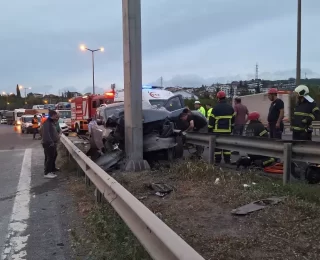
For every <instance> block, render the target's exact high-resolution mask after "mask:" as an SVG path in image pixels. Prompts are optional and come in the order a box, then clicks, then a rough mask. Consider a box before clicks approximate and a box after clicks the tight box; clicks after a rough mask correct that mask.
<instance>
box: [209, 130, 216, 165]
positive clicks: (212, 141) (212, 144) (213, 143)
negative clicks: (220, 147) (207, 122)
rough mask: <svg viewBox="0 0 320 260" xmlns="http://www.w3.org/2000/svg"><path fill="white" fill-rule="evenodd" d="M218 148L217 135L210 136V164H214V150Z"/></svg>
mask: <svg viewBox="0 0 320 260" xmlns="http://www.w3.org/2000/svg"><path fill="white" fill-rule="evenodd" d="M215 148H216V136H215V135H210V137H209V164H214V150H215Z"/></svg>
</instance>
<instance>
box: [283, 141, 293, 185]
mask: <svg viewBox="0 0 320 260" xmlns="http://www.w3.org/2000/svg"><path fill="white" fill-rule="evenodd" d="M291 158H292V143H285V144H284V150H283V185H286V184H287V183H289V182H290V178H291Z"/></svg>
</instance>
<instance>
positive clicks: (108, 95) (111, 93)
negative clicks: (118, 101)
mask: <svg viewBox="0 0 320 260" xmlns="http://www.w3.org/2000/svg"><path fill="white" fill-rule="evenodd" d="M104 94H105V95H106V96H107V97H114V93H113V92H105V93H104Z"/></svg>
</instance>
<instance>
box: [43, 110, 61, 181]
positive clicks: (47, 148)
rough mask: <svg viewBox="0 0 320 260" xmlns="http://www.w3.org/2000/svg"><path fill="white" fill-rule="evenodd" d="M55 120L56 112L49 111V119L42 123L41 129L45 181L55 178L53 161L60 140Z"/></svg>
mask: <svg viewBox="0 0 320 260" xmlns="http://www.w3.org/2000/svg"><path fill="white" fill-rule="evenodd" d="M57 118H58V114H57V112H56V111H54V110H50V111H49V117H48V119H47V120H46V121H45V122H44V123H43V125H42V128H41V136H42V146H43V149H44V154H45V170H44V177H45V178H47V179H54V178H56V177H57V175H56V174H55V171H56V168H55V160H56V154H57V143H58V141H59V139H60V136H59V134H58V132H57V128H56V120H57Z"/></svg>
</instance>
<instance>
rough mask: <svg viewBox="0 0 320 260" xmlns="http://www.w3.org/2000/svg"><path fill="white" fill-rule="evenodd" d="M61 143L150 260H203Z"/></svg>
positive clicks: (80, 154) (88, 161) (65, 141)
mask: <svg viewBox="0 0 320 260" xmlns="http://www.w3.org/2000/svg"><path fill="white" fill-rule="evenodd" d="M61 142H62V143H63V144H64V146H65V147H66V149H67V150H68V152H69V154H70V156H72V157H73V158H74V160H75V161H76V162H77V164H78V165H79V167H80V168H81V169H82V170H83V172H84V173H85V176H86V181H88V179H89V180H90V181H91V182H92V183H93V184H94V185H95V187H96V188H97V190H98V191H99V194H97V196H104V197H105V198H106V200H107V201H108V202H109V203H110V204H111V206H112V207H113V208H114V209H115V210H116V212H117V213H118V214H119V216H120V217H121V218H122V219H123V221H124V222H125V223H126V224H127V225H128V227H129V228H130V229H131V231H132V233H133V234H134V235H135V236H136V237H137V239H138V240H139V241H140V243H141V244H142V245H143V247H144V248H145V249H146V250H147V252H148V253H149V254H150V256H151V257H152V258H153V259H156V260H204V258H203V257H202V256H200V255H199V254H198V253H197V252H196V251H195V250H194V249H193V248H192V247H190V246H189V245H188V244H187V243H186V242H185V241H184V240H183V239H182V238H181V237H179V236H178V235H177V234H176V233H175V232H174V231H173V230H172V229H170V228H169V227H168V226H167V225H166V224H165V223H164V222H162V221H161V220H160V219H159V218H158V217H157V216H155V215H154V214H153V213H152V212H151V211H150V210H149V209H148V208H147V207H146V206H144V205H143V204H142V203H141V202H140V201H139V200H138V199H136V198H135V197H134V196H133V195H132V194H131V193H130V192H129V191H127V190H126V189H125V188H124V187H123V186H121V185H120V184H119V183H118V182H117V181H116V180H115V179H113V178H112V177H111V176H110V175H108V174H107V173H106V172H105V171H104V170H103V169H101V168H100V167H99V166H98V165H97V164H95V163H94V162H93V161H92V160H91V159H90V158H88V157H87V156H86V155H85V154H84V153H83V152H82V151H81V150H79V149H78V148H77V147H76V146H75V145H74V144H73V143H72V142H71V141H70V140H69V139H68V138H67V137H66V136H64V135H62V136H61Z"/></svg>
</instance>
